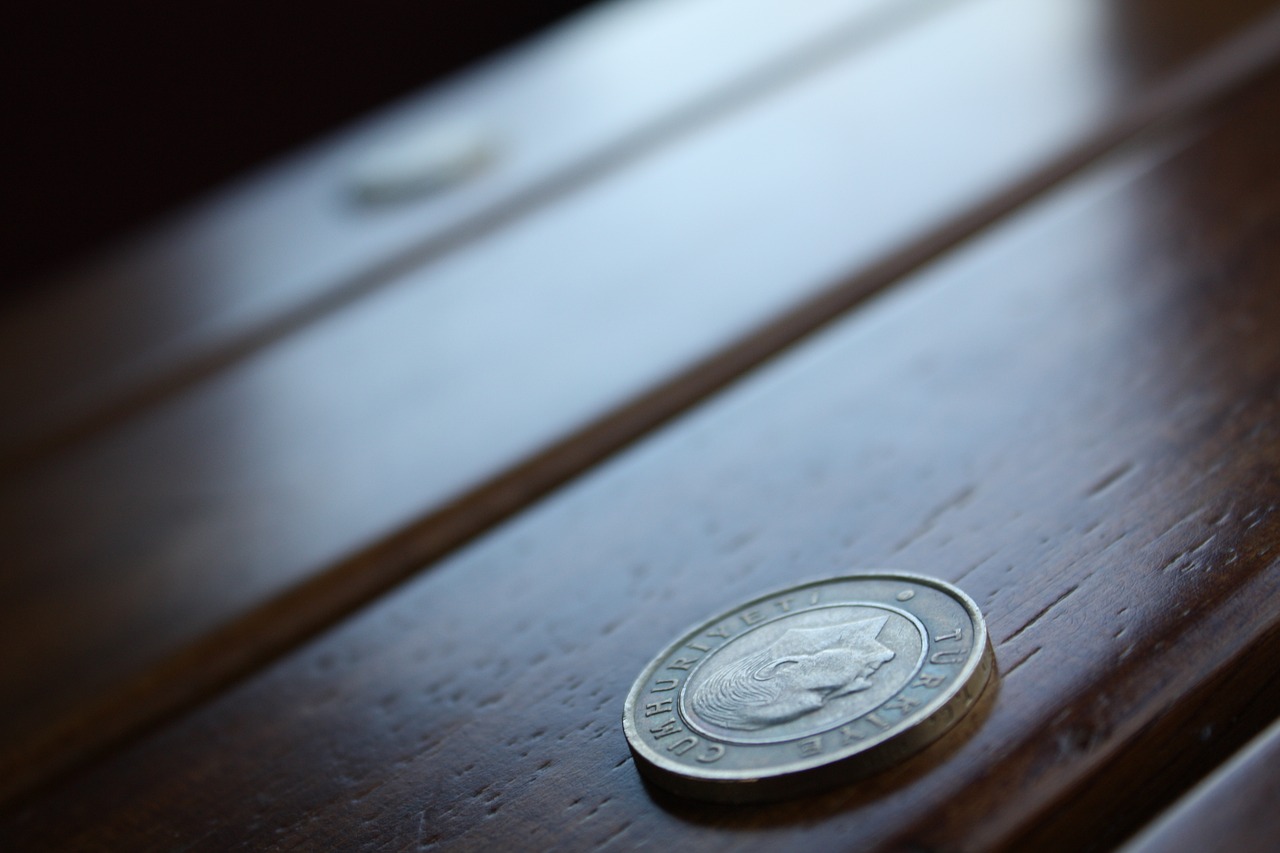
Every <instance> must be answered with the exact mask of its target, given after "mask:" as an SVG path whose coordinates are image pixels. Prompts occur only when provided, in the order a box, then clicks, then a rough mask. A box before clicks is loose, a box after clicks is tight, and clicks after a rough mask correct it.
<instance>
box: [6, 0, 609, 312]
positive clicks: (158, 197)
mask: <svg viewBox="0 0 1280 853" xmlns="http://www.w3.org/2000/svg"><path fill="white" fill-rule="evenodd" d="M585 2H587V0H486V2H485V3H484V5H483V6H482V7H477V6H476V4H474V3H470V2H467V0H370V2H366V3H362V4H360V10H359V14H353V13H352V10H351V9H350V8H347V7H344V6H340V5H339V4H331V3H312V4H307V5H306V6H305V13H304V12H303V9H304V7H303V6H301V5H300V4H298V3H297V2H294V0H193V2H187V3H182V4H170V3H157V2H154V0H123V2H117V3H111V4H110V5H107V4H101V5H98V4H92V5H90V4H85V3H81V2H78V0H45V2H42V3H24V4H21V5H18V4H9V6H8V7H7V8H6V10H5V11H6V14H5V26H4V29H3V30H2V31H0V69H2V71H0V73H3V76H4V79H5V80H6V81H8V85H6V86H5V87H4V90H3V93H0V108H2V110H3V112H2V113H0V114H3V115H4V119H5V125H6V128H7V130H6V133H5V160H4V165H3V167H0V168H3V169H4V193H3V194H2V195H0V221H3V222H4V223H5V241H4V251H3V252H2V253H0V291H4V290H6V289H9V290H11V289H13V288H15V287H22V286H24V282H23V281H22V280H15V279H14V276H15V275H18V276H21V277H22V278H23V279H27V276H26V275H24V271H27V270H30V271H32V272H34V271H35V270H36V269H37V267H39V266H44V267H49V266H52V265H57V266H59V267H61V266H65V265H66V263H67V262H68V261H69V260H72V259H74V258H76V257H78V256H80V255H82V254H83V253H84V252H85V251H86V250H87V249H89V248H91V247H92V246H93V245H95V244H99V243H101V242H102V241H103V240H104V239H107V238H110V237H112V236H115V237H120V236H123V235H125V234H127V233H128V232H130V231H134V230H136V229H137V228H138V225H139V223H140V222H141V221H142V220H143V219H144V218H154V217H155V216H157V215H158V214H162V213H164V212H166V211H167V210H168V209H170V208H172V207H174V206H175V205H176V204H180V203H182V202H183V201H185V200H189V199H190V198H192V197H193V196H195V195H196V194H197V193H200V192H207V191H208V190H209V189H210V188H211V187H214V186H217V185H219V184H222V183H224V182H226V181H228V180H231V179H232V178H235V177H237V176H238V175H239V174H241V173H243V172H244V171H245V170H246V169H249V168H253V167H256V166H258V165H259V164H261V163H262V162H263V161H264V160H266V159H267V158H269V157H275V156H279V155H280V154H281V153H282V152H285V151H288V150H290V149H293V148H296V147H298V146H299V145H302V144H304V143H308V142H310V141H311V140H313V139H314V138H315V137H316V136H318V135H319V134H321V133H323V132H329V131H331V130H332V129H333V128H334V127H337V126H340V125H344V124H347V123H349V122H351V121H352V120H354V119H355V118H357V117H358V116H360V115H361V114H363V113H366V112H368V111H369V110H370V109H371V108H373V107H376V106H381V105H383V104H385V103H387V102H388V101H390V100H391V99H392V98H396V97H402V96H404V94H405V93H407V92H411V91H413V90H416V89H419V88H421V87H423V86H425V85H426V84H427V83H429V82H430V81H431V80H433V79H438V78H440V77H441V76H443V75H444V74H445V73H447V72H449V71H454V70H456V69H458V68H460V67H462V66H463V65H466V64H469V63H473V62H475V60H476V59H477V58H478V57H480V56H483V55H485V54H489V53H492V52H494V51H495V50H497V49H499V48H501V47H503V46H504V45H507V44H509V43H511V42H512V41H514V40H515V39H517V38H521V37H526V36H528V34H529V33H532V32H534V31H535V30H536V29H538V28H542V27H546V26H547V25H549V24H550V23H551V22H552V21H553V20H554V19H555V18H558V17H563V16H564V15H565V14H567V13H568V12H570V11H572V10H573V9H575V8H576V7H579V6H582V5H584V4H585ZM26 283H30V281H29V279H28V280H27V282H26Z"/></svg>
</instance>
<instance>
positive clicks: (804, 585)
mask: <svg viewBox="0 0 1280 853" xmlns="http://www.w3.org/2000/svg"><path fill="white" fill-rule="evenodd" d="M861 580H902V581H907V582H910V583H916V584H920V585H922V586H927V587H932V588H934V589H937V590H939V591H940V592H942V593H943V594H945V595H948V596H950V597H952V598H954V599H955V600H956V601H958V602H959V603H960V604H961V606H962V607H963V608H964V609H965V611H966V612H967V613H968V614H969V617H970V620H971V622H972V624H973V627H974V643H973V646H972V647H971V650H970V653H969V657H968V659H967V660H966V661H965V664H964V666H963V667H962V668H961V670H960V672H959V674H958V675H957V676H956V679H955V680H954V681H953V682H952V684H951V685H949V686H948V687H947V688H946V689H945V690H944V691H942V692H941V693H939V694H938V695H937V696H935V697H933V698H932V699H931V700H930V702H929V703H928V704H926V705H925V706H924V709H923V711H922V712H920V714H921V715H920V717H919V718H918V720H917V721H916V722H914V723H912V724H911V725H909V726H907V727H906V728H902V729H897V730H894V729H889V730H888V731H886V732H884V733H883V734H882V735H880V736H878V737H876V738H874V739H868V740H865V741H860V742H858V743H857V744H856V745H855V746H854V747H853V748H851V749H849V750H847V751H843V752H842V751H837V752H834V753H828V754H825V755H820V756H812V757H806V758H803V759H799V760H795V761H791V762H788V763H787V764H781V765H778V766H776V767H773V768H769V769H768V770H767V771H766V772H761V770H760V769H758V768H757V769H752V770H720V769H713V768H696V767H689V766H688V765H685V764H679V763H677V762H674V761H670V760H669V759H668V758H667V757H666V756H663V755H661V754H658V753H656V752H654V751H652V749H651V748H650V746H649V745H648V744H647V743H645V742H644V741H643V739H642V738H641V735H640V733H639V731H638V730H637V729H636V726H635V723H634V715H635V709H636V706H637V704H638V700H639V698H640V694H641V693H642V691H643V688H644V685H645V684H646V683H647V682H648V681H649V679H650V678H651V677H652V675H653V674H654V673H655V672H656V671H657V669H658V667H659V666H660V665H661V664H662V662H663V661H665V660H666V659H667V658H668V657H670V656H671V655H672V654H673V653H675V651H676V650H677V649H678V648H679V647H680V646H681V645H683V644H684V643H685V641H687V640H688V639H689V638H690V637H692V636H696V635H697V634H698V633H700V632H701V631H702V630H703V629H705V628H706V627H707V626H708V625H714V624H715V623H716V622H719V621H721V620H723V619H727V618H729V617H730V616H732V615H733V614H735V613H737V612H738V611H740V610H743V609H745V608H748V607H751V606H752V605H755V604H759V603H761V602H763V601H767V600H769V599H772V598H776V597H777V596H779V595H781V594H784V593H793V592H798V591H801V590H804V589H809V588H812V587H815V586H827V585H831V584H836V583H841V582H845V581H861ZM922 621H923V620H922ZM928 639H929V638H928V637H927V635H926V640H928ZM926 647H927V644H926ZM993 671H994V651H993V649H992V648H991V641H990V636H989V634H988V631H987V623H986V619H985V618H984V617H983V615H982V611H981V610H979V609H978V605H977V604H976V603H975V602H974V600H973V599H972V598H970V597H969V595H968V594H967V593H965V592H964V591H963V590H962V589H960V588H959V587H957V586H955V585H954V584H951V583H949V582H947V581H944V580H941V579H940V578H934V577H929V576H927V575H919V574H915V573H912V572H902V571H893V570H887V569H886V570H872V571H868V572H858V573H855V574H848V575H838V576H835V577H828V578H820V579H816V580H811V581H804V582H801V583H798V584H791V585H789V586H785V587H780V588H778V589H776V590H773V591H771V592H768V593H765V594H763V595H759V596H756V597H755V598H752V599H749V600H747V601H744V602H741V603H739V604H737V605H735V606H734V607H731V608H729V609H727V610H724V611H722V612H720V613H718V614H716V615H715V616H712V617H711V618H707V619H702V620H700V621H699V622H696V623H693V624H691V625H690V626H689V627H687V628H686V629H685V630H683V631H681V632H679V633H678V634H676V639H675V640H674V641H673V642H671V643H669V644H668V645H667V646H666V647H664V648H663V650H662V651H661V652H660V653H659V654H658V655H657V656H655V657H654V658H653V659H652V660H651V661H650V662H649V663H648V664H647V665H646V666H645V667H644V668H643V669H642V670H641V671H640V674H639V676H638V677H637V678H636V680H635V682H634V683H633V684H632V687H631V690H630V691H629V692H628V694H627V699H626V702H625V703H624V705H623V719H622V724H623V731H624V733H625V735H626V738H627V745H628V747H629V748H630V749H631V753H632V755H633V756H634V757H635V759H636V765H637V767H638V768H639V769H640V771H641V772H642V774H643V775H644V776H645V777H646V778H648V779H650V780H651V781H653V782H655V783H656V784H659V785H661V786H662V787H664V788H666V789H668V790H670V791H673V792H674V793H677V794H682V795H685V796H690V797H695V798H699V799H707V800H718V801H722V802H758V801H761V800H766V799H779V798H783V797H787V796H794V795H796V794H799V793H804V792H806V791H807V790H809V789H811V788H812V787H814V786H813V785H806V784H804V782H805V781H814V782H818V783H819V784H820V785H821V786H822V787H826V786H828V785H835V784H839V783H840V782H843V781H850V780H852V779H854V778H857V777H859V776H862V775H866V774H867V773H870V772H874V771H876V770H879V769H882V768H884V767H886V766H888V765H891V764H894V763H897V762H898V761H900V760H902V759H904V758H906V757H907V756H909V755H912V754H914V753H916V752H918V751H919V750H920V749H923V748H924V747H925V746H927V745H928V744H930V743H932V742H933V741H935V740H937V739H938V738H939V737H941V736H942V735H943V734H944V733H945V732H946V731H947V730H948V729H950V728H951V727H952V726H954V725H955V724H956V723H957V722H959V721H960V719H961V718H962V717H963V716H964V715H965V713H966V712H967V711H968V710H969V709H970V708H972V707H973V705H974V704H975V703H976V702H977V701H978V698H979V697H980V696H981V695H982V693H983V691H984V690H985V688H986V686H987V684H988V683H989V682H990V681H991V677H990V676H991V674H992V672H993ZM979 682H980V683H979ZM898 692H900V691H898ZM894 695H897V693H895V694H894ZM890 698H892V697H890ZM886 701H888V700H886ZM954 705H959V706H960V707H953V706H954ZM949 707H951V708H952V710H953V713H952V715H951V717H950V718H949V719H947V720H946V721H942V720H940V719H939V717H940V716H941V712H942V711H943V710H944V709H947V708H949ZM709 739H710V740H712V741H713V742H718V741H715V739H714V738H709ZM796 740H800V738H796ZM781 742H782V743H785V742H786V741H785V740H784V741H781ZM733 745H734V746H739V747H742V746H743V745H741V744H733ZM764 745H766V744H762V745H761V746H764ZM775 745H776V744H775ZM746 746H747V748H750V747H751V746H756V745H754V744H752V745H746Z"/></svg>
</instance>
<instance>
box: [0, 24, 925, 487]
mask: <svg viewBox="0 0 1280 853" xmlns="http://www.w3.org/2000/svg"><path fill="white" fill-rule="evenodd" d="M940 5H941V4H940V3H939V2H938V0H911V2H907V3H903V2H901V0H898V2H890V0H814V2H807V3H805V4H803V5H802V6H800V7H797V8H796V9H791V10H787V12H786V14H780V12H779V10H778V8H777V6H776V4H772V3H769V2H767V0H629V1H628V2H615V3H611V4H603V5H602V6H601V8H598V9H592V10H588V11H587V12H585V13H582V14H580V15H578V16H577V17H576V18H574V19H572V20H571V21H569V22H567V23H566V24H563V25H561V26H559V27H557V28H555V29H554V30H553V31H552V32H550V33H549V34H547V35H546V36H544V37H542V38H541V39H537V40H535V41H533V42H532V43H531V44H529V45H527V46H525V47H523V48H522V49H519V50H515V51H512V52H510V53H508V54H505V55H504V56H502V57H500V58H498V59H495V60H493V61H491V62H487V63H485V64H483V65H482V66H480V67H478V68H476V69H475V70H474V71H471V72H470V73H467V74H463V75H460V76H459V78H458V79H456V80H453V81H451V82H450V83H448V84H445V85H441V86H436V87H432V88H431V89H429V90H428V91H426V92H424V93H422V94H421V95H419V96H416V97H414V98H412V99H410V100H408V101H407V102H406V103H404V104H401V105H398V106H396V107H393V108H390V109H388V110H386V111H384V113H383V114H380V115H377V116H374V117H372V118H370V119H369V120H368V121H366V122H364V123H362V124H361V125H359V126H358V127H355V128H353V129H351V130H350V131H347V132H344V133H342V134H339V135H338V136H337V137H336V138H334V139H331V140H328V141H325V142H322V143H320V144H318V145H316V146H314V147H312V148H310V149H308V150H306V151H303V152H300V153H299V154H297V155H296V156H293V157H291V158H288V159H286V160H285V161H284V162H282V163H279V164H277V165H275V166H273V167H271V168H269V169H266V170H265V171H263V172H262V173H261V174H259V175H256V176H253V177H251V178H248V179H246V180H245V181H243V182H242V183H240V184H238V185H237V186H234V187H231V188H229V189H227V190H226V191H224V192H222V193H219V194H218V195H216V196H215V197H213V198H211V199H209V200H208V201H207V202H205V203H203V204H200V205H198V206H196V207H195V208H194V209H192V210H190V211H188V212H186V213H183V214H180V215H178V216H176V217H175V219H174V221H173V222H171V223H169V224H167V225H166V226H164V227H162V228H159V229H158V230H157V231H155V232H154V233H152V234H150V235H147V236H145V237H143V238H141V239H140V240H139V241H137V242H135V243H132V244H126V245H124V246H122V247H120V249H119V250H118V251H116V252H115V253H113V254H110V255H108V256H106V257H102V258H98V259H95V260H94V261H92V262H91V263H89V264H87V265H85V266H82V267H79V268H75V269H72V270H69V271H68V272H67V273H66V274H65V275H64V276H62V277H61V278H60V279H58V280H54V281H51V282H49V283H47V284H45V285H43V286H41V287H40V288H38V289H36V291H35V292H34V293H32V294H27V295H25V298H22V299H20V300H15V301H14V303H13V304H10V305H8V306H6V310H5V311H3V312H0V410H4V411H5V412H6V416H5V417H4V418H3V419H0V463H3V464H15V463H16V462H20V461H22V460H24V459H27V458H29V457H30V456H31V455H33V454H39V453H40V452H47V451H49V450H51V449H54V448H56V447H58V446H61V444H63V443H65V442H66V441H68V440H70V439H71V438H73V437H74V436H76V435H79V434H82V433H83V432H85V431H86V430H92V429H94V428H95V427H97V426H99V425H101V424H102V423H103V422H110V421H111V420H113V419H116V418H119V417H121V416H122V415H123V414H124V413H127V412H128V411H129V410H131V409H132V408H134V407H136V406H138V405H140V404H144V403H145V402H146V401H148V400H151V399H154V398H155V397H156V396H158V395H162V394H164V393H166V392H167V391H170V390H172V389H173V388H175V387H180V386H181V385H183V384H185V383H187V382H190V381H192V379H193V378H195V377H197V376H200V375H205V374H207V373H209V372H210V371H213V370H216V369H218V368H219V367H220V366H222V365H224V364H226V363H227V362H229V361H233V360H235V359H237V358H242V357H244V355H245V354H246V353H248V352H251V351H253V350H255V349H257V348H260V347H261V346H263V345H265V344H266V343H267V342H268V341H270V340H272V339H274V338H275V337H277V336H279V335H281V334H283V333H286V332H287V331H288V330H289V329H292V328H296V327H298V326H300V325H304V324H306V323H308V322H312V321H314V320H315V319H316V318H317V317H318V316H322V315H324V314H325V313H328V312H330V311H333V310H336V309H339V308H341V307H342V306H343V305H345V304H347V303H348V302H350V301H351V300H353V299H357V298H359V296H361V295H362V294H364V293H366V292H368V291H370V290H373V289H376V288H377V287H379V286H380V285H382V284H383V283H385V281H386V280H387V279H388V278H389V277H391V276H392V275H393V274H394V273H395V272H396V271H398V270H403V269H405V268H407V267H412V266H415V265H418V264H420V263H423V262H424V261H426V260H429V259H430V258H432V257H435V256H437V255H439V254H441V253H443V252H446V251H448V250H449V249H451V248H454V247H456V246H457V245H458V244H460V243H464V242H466V241H467V240H470V239H473V238H474V237H475V236H476V235H477V234H481V233H485V232H487V231H491V230H493V229H494V228H497V227H500V226H501V224H502V223H503V222H505V221H506V220H508V219H510V218H511V217H513V216H519V215H522V214H524V213H526V212H527V211H528V210H530V209H531V208H534V207H537V206H538V205H539V204H542V203H545V201H546V200H547V199H548V198H550V197H554V196H556V195H557V194H560V193H563V192H564V191H566V190H567V189H569V188H571V187H572V186H574V185H576V184H579V183H581V182H583V181H588V180H590V179H591V178H592V177H594V176H595V175H597V174H598V173H600V172H602V171H607V170H609V169H610V168H613V167H616V166H617V165H618V164H620V163H623V162H625V161H626V160H628V159H629V158H631V157H633V156H635V155H636V154H637V153H638V152H639V151H642V150H644V149H645V148H646V147H649V146H651V145H653V144H655V143H656V142H658V141H660V140H662V139H665V138H668V137H670V136H673V135H678V134H679V133H680V132H681V131H682V130H685V129H687V127H688V126H690V125H694V124H697V123H698V122H699V121H704V120H706V119H707V118H709V117H711V116H713V115H714V114H715V113H716V112H717V111H718V110H723V109H729V108H731V107H732V105H733V104H734V103H736V102H737V101H740V100H741V99H743V98H744V97H751V96H753V95H754V94H755V93H757V92H758V90H759V89H761V88H762V87H763V86H765V85H767V84H768V83H769V82H771V81H775V80H776V79H779V78H781V79H785V78H787V77H788V76H795V75H799V74H803V73H805V72H806V71H808V70H812V68H814V67H820V66H821V65H822V64H823V63H824V62H825V61H827V60H829V59H830V57H831V56H832V55H833V54H839V53H841V52H843V51H847V50H851V49H857V47H858V46H859V45H860V44H861V43H862V42H863V41H865V40H874V39H875V38H877V37H881V36H883V35H885V34H886V32H890V31H892V30H893V29H894V28H895V27H897V26H899V25H903V26H905V25H908V24H909V23H910V22H912V21H913V20H914V19H916V18H917V17H920V16H921V15H922V14H923V13H925V12H927V11H928V10H929V9H931V8H933V7H937V6H940ZM708 44H714V45H715V49H707V45H708ZM457 122H462V123H464V124H468V125H470V124H475V125H477V126H478V127H479V128H480V129H481V130H482V131H484V132H485V133H486V134H488V135H490V136H491V137H492V145H493V147H495V148H496V149H497V150H496V152H495V154H494V157H493V162H492V163H491V164H490V166H489V167H488V168H487V169H485V170H484V171H483V172H481V173H480V174H479V175H477V177H476V178H475V179H474V180H472V181H470V182H468V183H467V184H465V185H463V186H460V187H457V188H455V189H454V191H452V192H446V193H442V194H438V195H437V196H435V197H430V198H426V199H424V200H422V201H420V202H418V203H406V204H400V205H386V206H382V207H380V208H376V209H370V208H367V207H363V206H361V205H360V204H356V203H352V199H351V198H350V195H351V193H350V192H349V190H350V185H349V184H350V177H351V173H352V171H353V168H354V167H355V165H356V164H357V163H358V162H359V161H360V159H361V158H362V157H364V155H365V154H366V153H367V151H368V150H369V149H370V148H371V147H375V146H377V145H379V144H382V143H384V142H385V141H387V140H389V139H394V138H396V137H397V135H400V134H403V133H405V132H408V131H411V130H412V129H413V128H416V127H420V126H431V125H433V124H441V125H448V124H451V123H457Z"/></svg>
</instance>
